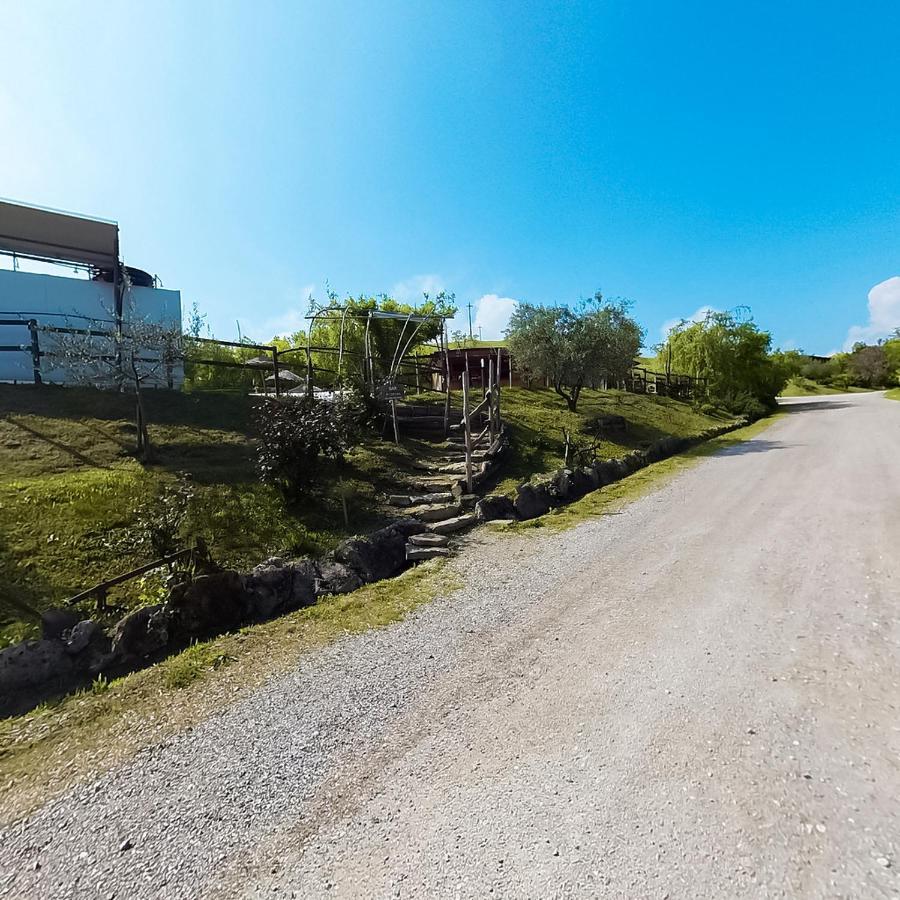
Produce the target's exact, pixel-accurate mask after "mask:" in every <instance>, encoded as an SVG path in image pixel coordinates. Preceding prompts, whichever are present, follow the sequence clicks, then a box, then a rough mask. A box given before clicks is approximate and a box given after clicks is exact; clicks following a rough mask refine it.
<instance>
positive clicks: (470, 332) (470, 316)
mask: <svg viewBox="0 0 900 900" xmlns="http://www.w3.org/2000/svg"><path fill="white" fill-rule="evenodd" d="M468 308H469V340H472V339H473V338H474V337H475V335H473V334H472V303H471V302H469V304H468Z"/></svg>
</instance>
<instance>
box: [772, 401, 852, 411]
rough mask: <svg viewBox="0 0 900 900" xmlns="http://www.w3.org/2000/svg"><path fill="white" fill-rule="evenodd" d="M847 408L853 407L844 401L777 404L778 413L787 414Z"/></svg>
mask: <svg viewBox="0 0 900 900" xmlns="http://www.w3.org/2000/svg"><path fill="white" fill-rule="evenodd" d="M848 406H853V404H852V403H848V402H847V401H846V400H805V401H801V402H800V403H779V404H778V411H779V412H788V413H793V412H810V411H814V410H823V409H845V408H846V407H848Z"/></svg>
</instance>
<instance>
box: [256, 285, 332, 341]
mask: <svg viewBox="0 0 900 900" xmlns="http://www.w3.org/2000/svg"><path fill="white" fill-rule="evenodd" d="M315 291H316V286H315V285H314V284H306V285H304V286H303V287H302V288H300V289H299V291H297V292H296V293H294V292H292V294H293V295H294V296H295V297H296V300H295V301H292V302H291V305H290V307H289V308H288V309H286V310H284V312H282V313H280V314H279V315H277V316H270V317H269V318H268V319H264V320H263V321H262V322H260V323H259V324H256V323H252V324H249V325H247V326H246V330H245V331H244V336H245V337H249V338H251V339H252V340H254V341H259V342H260V343H262V342H263V341H270V340H271V339H272V338H273V337H275V336H276V335H278V336H281V335H285V336H287V335H290V334H293V333H294V332H295V331H300V330H301V329H302V330H304V331H305V330H306V328H307V326H308V325H309V323H308V322H307V321H306V320H305V318H306V312H307V309H308V307H309V298H310V296H311V295H313V294H314V293H315ZM242 325H243V323H242Z"/></svg>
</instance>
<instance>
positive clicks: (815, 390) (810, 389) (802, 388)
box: [780, 377, 868, 397]
mask: <svg viewBox="0 0 900 900" xmlns="http://www.w3.org/2000/svg"><path fill="white" fill-rule="evenodd" d="M867 390H868V388H860V387H848V388H833V387H828V385H824V384H820V383H819V382H818V381H813V380H812V379H810V378H801V377H797V378H792V379H791V380H790V381H789V382H788V383H787V385H786V386H785V388H784V390H783V391H782V392H781V395H780V396H782V397H824V396H828V395H831V394H863V393H866V391H867Z"/></svg>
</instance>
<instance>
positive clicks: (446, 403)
mask: <svg viewBox="0 0 900 900" xmlns="http://www.w3.org/2000/svg"><path fill="white" fill-rule="evenodd" d="M446 331H447V327H446V325H445V326H444V331H443V332H441V345H442V346H443V348H444V387H445V388H446V391H447V397H446V398H445V400H444V437H445V438H447V437H448V436H449V434H450V351H449V350H448V349H447V344H448V340H447V335H446Z"/></svg>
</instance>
